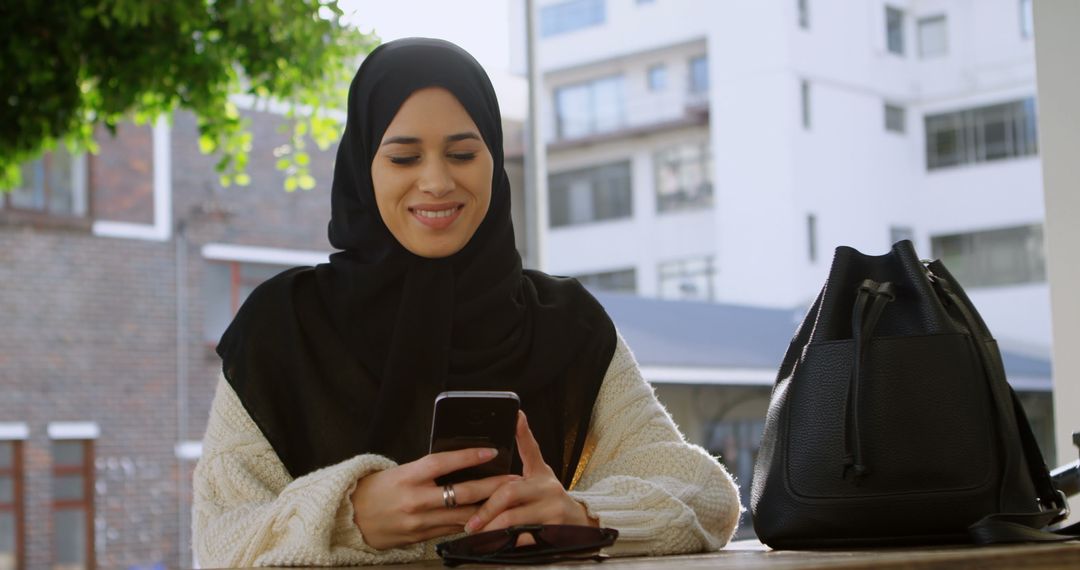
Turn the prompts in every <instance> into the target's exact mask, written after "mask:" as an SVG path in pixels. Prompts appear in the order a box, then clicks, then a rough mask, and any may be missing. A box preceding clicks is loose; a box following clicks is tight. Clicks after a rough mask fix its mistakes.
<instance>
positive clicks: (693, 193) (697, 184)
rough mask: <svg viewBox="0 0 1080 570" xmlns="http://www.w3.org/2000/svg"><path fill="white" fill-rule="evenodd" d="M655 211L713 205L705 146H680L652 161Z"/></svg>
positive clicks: (659, 153)
mask: <svg viewBox="0 0 1080 570" xmlns="http://www.w3.org/2000/svg"><path fill="white" fill-rule="evenodd" d="M653 163H654V166H655V168H656V210H657V211H658V212H668V211H672V210H688V209H698V208H709V207H711V206H712V203H713V187H712V170H713V168H712V156H711V153H710V152H709V144H708V143H689V144H682V145H679V146H676V147H673V148H669V149H666V150H662V151H660V152H658V153H656V155H655V156H654V157H653Z"/></svg>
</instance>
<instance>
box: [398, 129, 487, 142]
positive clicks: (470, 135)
mask: <svg viewBox="0 0 1080 570" xmlns="http://www.w3.org/2000/svg"><path fill="white" fill-rule="evenodd" d="M466 139H476V140H481V139H480V135H478V134H476V133H474V132H472V131H466V132H463V133H456V134H453V135H447V136H446V142H456V141H463V140H466ZM418 142H420V139H419V138H417V137H405V136H399V137H390V138H388V139H386V140H384V141H383V142H382V144H381V145H379V146H386V145H388V144H416V143H418Z"/></svg>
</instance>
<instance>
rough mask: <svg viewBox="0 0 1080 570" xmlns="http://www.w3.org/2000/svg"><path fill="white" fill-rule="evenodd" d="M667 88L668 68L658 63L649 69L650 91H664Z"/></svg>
mask: <svg viewBox="0 0 1080 570" xmlns="http://www.w3.org/2000/svg"><path fill="white" fill-rule="evenodd" d="M666 87H667V66H665V65H664V64H662V63H658V64H656V65H654V66H652V67H650V68H649V91H663V90H664V89H665V88H666Z"/></svg>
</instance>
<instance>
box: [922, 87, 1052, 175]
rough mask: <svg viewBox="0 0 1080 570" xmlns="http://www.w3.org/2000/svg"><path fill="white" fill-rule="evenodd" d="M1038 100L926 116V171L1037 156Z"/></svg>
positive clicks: (1030, 99) (1025, 100)
mask: <svg viewBox="0 0 1080 570" xmlns="http://www.w3.org/2000/svg"><path fill="white" fill-rule="evenodd" d="M1035 115H1036V114H1035V99H1034V98H1028V99H1022V100H1020V101H1012V102H1009V103H1002V104H998V105H989V106H986V107H977V108H974V109H967V110H963V111H954V112H950V113H941V114H937V115H927V116H926V119H925V121H926V168H927V169H928V170H935V169H938V168H946V167H950V166H957V165H961V164H970V163H976V162H987V161H993V160H1002V159H1007V158H1016V157H1021V156H1029V155H1033V154H1036V153H1037V152H1038V133H1037V129H1036V116H1035Z"/></svg>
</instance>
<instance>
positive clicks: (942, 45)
mask: <svg viewBox="0 0 1080 570" xmlns="http://www.w3.org/2000/svg"><path fill="white" fill-rule="evenodd" d="M946 32H947V28H946V26H945V16H932V17H929V18H919V57H920V58H922V59H929V58H932V57H941V56H943V55H945V54H947V53H948V51H949V46H948V40H947V36H946Z"/></svg>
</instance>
